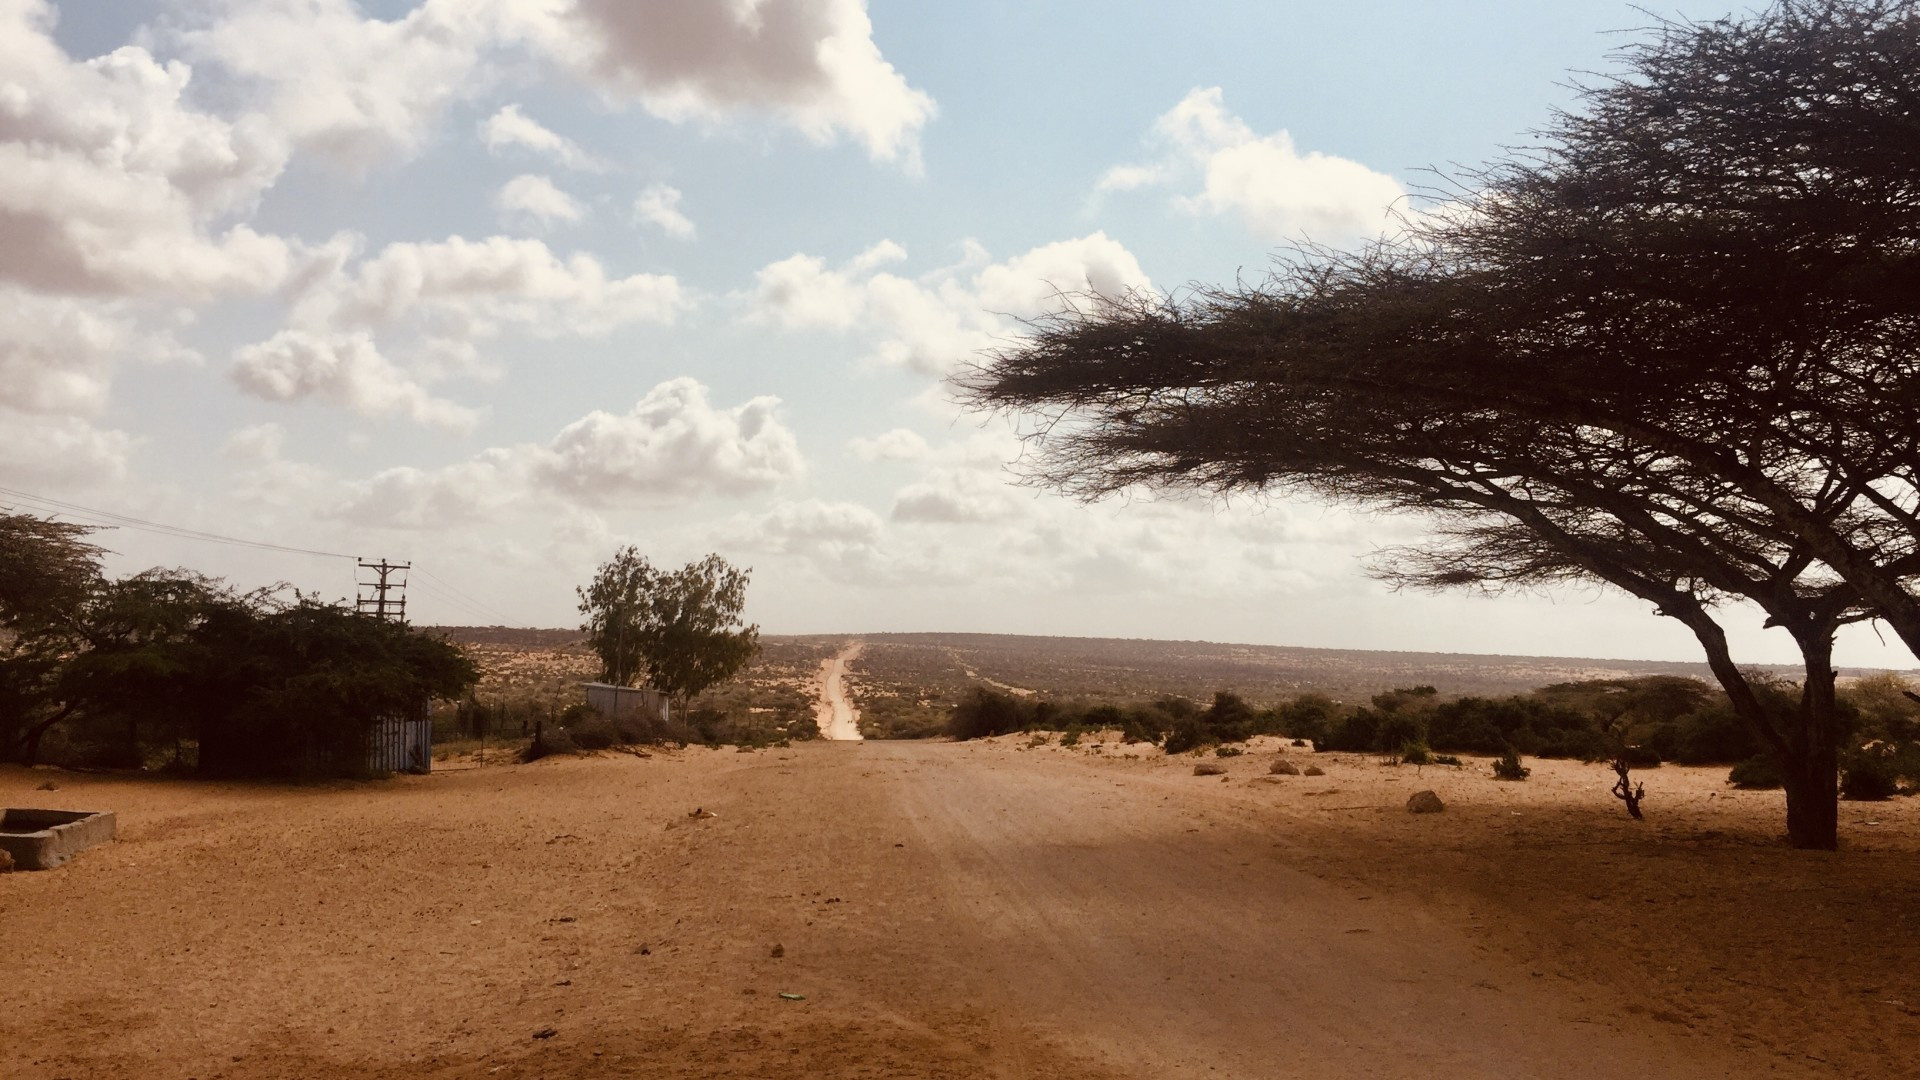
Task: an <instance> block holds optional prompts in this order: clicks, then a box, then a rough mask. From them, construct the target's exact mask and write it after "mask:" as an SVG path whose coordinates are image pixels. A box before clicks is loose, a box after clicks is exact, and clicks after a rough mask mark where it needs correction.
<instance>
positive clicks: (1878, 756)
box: [1840, 745, 1900, 802]
mask: <svg viewBox="0 0 1920 1080" xmlns="http://www.w3.org/2000/svg"><path fill="white" fill-rule="evenodd" d="M1899 790H1900V778H1899V776H1898V775H1897V773H1896V772H1895V767H1894V763H1893V758H1892V756H1891V755H1890V754H1887V753H1883V752H1881V747H1880V746H1879V745H1874V746H1868V747H1865V748H1862V749H1859V750H1855V751H1853V752H1851V753H1849V754H1847V755H1846V756H1845V758H1844V759H1843V760H1842V761H1841V763H1840V797H1841V798H1843V799H1852V800H1854V801H1856V802H1878V801H1880V800H1882V799H1888V798H1892V797H1893V796H1894V795H1896V794H1898V793H1899Z"/></svg>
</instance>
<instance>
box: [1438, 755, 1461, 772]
mask: <svg viewBox="0 0 1920 1080" xmlns="http://www.w3.org/2000/svg"><path fill="white" fill-rule="evenodd" d="M1433 764H1435V765H1451V766H1453V767H1454V768H1456V769H1457V768H1459V767H1460V766H1462V765H1465V764H1466V762H1464V761H1461V760H1460V759H1459V758H1457V757H1454V756H1453V755H1452V754H1435V755H1433Z"/></svg>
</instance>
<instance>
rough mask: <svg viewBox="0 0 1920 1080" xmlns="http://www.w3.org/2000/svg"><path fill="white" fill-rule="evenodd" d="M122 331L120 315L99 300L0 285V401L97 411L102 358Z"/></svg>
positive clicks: (30, 408)
mask: <svg viewBox="0 0 1920 1080" xmlns="http://www.w3.org/2000/svg"><path fill="white" fill-rule="evenodd" d="M127 335H128V327H127V325H126V323H125V322H124V320H122V319H120V318H117V317H114V316H113V315H112V314H110V313H109V312H108V311H107V310H105V309H103V307H102V306H101V305H99V304H96V303H90V302H87V301H82V300H74V299H70V298H66V297H48V296H37V295H35V294H33V293H29V292H24V291H22V290H19V289H11V288H0V406H5V407H8V408H11V409H15V410H19V411H21V412H31V413H98V412H99V411H100V410H101V409H103V408H105V406H106V401H107V386H108V381H109V380H108V365H107V360H108V358H109V357H110V356H111V355H112V354H113V353H115V352H116V351H117V350H119V349H120V348H121V347H122V346H123V345H124V344H125V340H126V338H127Z"/></svg>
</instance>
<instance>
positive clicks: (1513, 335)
mask: <svg viewBox="0 0 1920 1080" xmlns="http://www.w3.org/2000/svg"><path fill="white" fill-rule="evenodd" d="M1620 59H1621V61H1622V68H1623V70H1622V72H1621V73H1620V74H1619V75H1617V76H1616V77H1613V78H1610V79H1606V80H1603V81H1600V82H1598V83H1597V84H1595V85H1591V86H1589V87H1586V88H1585V89H1584V90H1582V92H1581V94H1580V97H1579V101H1578V104H1577V105H1576V107H1575V109H1574V110H1573V111H1570V112H1567V113H1564V114H1561V115H1559V116H1557V117H1556V118H1555V119H1554V120H1553V122H1552V123H1551V124H1550V125H1549V127H1548V128H1547V129H1546V130H1544V131H1542V132H1540V133H1539V136H1540V138H1539V140H1538V141H1539V145H1538V146H1537V147H1535V148H1533V149H1531V150H1528V151H1525V152H1521V153H1517V154H1515V155H1513V156H1512V157H1510V158H1509V159H1508V160H1505V161H1503V162H1500V163H1497V164H1495V165H1493V166H1491V167H1488V168H1486V169H1483V170H1481V171H1478V172H1475V173H1472V174H1469V175H1468V176H1465V177H1463V178H1461V180H1460V182H1459V184H1458V190H1455V191H1451V192H1448V193H1446V194H1447V196H1448V197H1447V198H1446V199H1445V200H1444V201H1442V202H1440V203H1439V204H1438V205H1435V206H1432V207H1430V208H1428V209H1427V210H1426V211H1424V212H1419V213H1414V214H1410V215H1409V216H1408V218H1407V220H1406V221H1405V222H1404V228H1403V229H1402V230H1401V231H1400V232H1398V233H1396V234H1395V235H1392V236H1389V237H1386V238H1384V239H1382V240H1380V241H1378V242H1376V243H1373V244H1370V245H1368V246H1366V247H1364V248H1363V249H1361V250H1360V251H1358V252H1352V253H1342V252H1334V251H1327V250H1306V251H1302V252H1299V253H1296V254H1295V255H1294V256H1292V257H1290V258H1289V259H1287V260H1285V261H1283V262H1282V263H1281V264H1280V265H1279V266H1278V267H1277V269H1276V271H1275V273H1274V275H1273V276H1272V277H1271V279H1269V280H1267V281H1264V282H1261V283H1259V284H1255V285H1238V286H1235V287H1232V288H1225V289H1210V288H1202V289H1196V290H1193V291H1190V292H1188V293H1186V294H1184V295H1181V296H1175V297H1159V296H1151V295H1135V296H1131V297H1123V298H1118V299H1100V298H1094V299H1091V300H1089V301H1087V302H1086V303H1084V304H1082V305H1080V306H1077V307H1073V308H1070V309H1069V310H1067V311H1065V312H1063V313H1061V314H1059V315H1057V316H1056V317H1053V318H1051V319H1047V320H1042V321H1041V322H1039V323H1037V324H1035V325H1034V326H1033V327H1032V329H1031V333H1030V334H1029V336H1028V337H1026V338H1025V339H1024V340H1023V341H1021V342H1019V343H1017V344H1015V345H1014V346H1012V347H1009V348H1007V349H1004V350H1002V351H1000V352H999V353H997V354H996V355H994V356H992V357H991V358H989V359H988V361H987V362H985V363H984V364H983V365H981V366H980V368H978V369H977V370H976V371H974V372H973V373H971V374H970V375H967V376H964V377H963V379H962V388H963V392H964V393H966V394H967V395H968V396H969V397H970V398H971V399H972V400H973V401H974V402H975V403H977V404H978V405H981V406H983V407H987V408H994V409H1002V410H1009V411H1016V412H1021V413H1028V414H1035V415H1037V416H1039V417H1040V418H1041V422H1040V423H1039V424H1038V425H1037V426H1036V427H1035V428H1033V430H1032V441H1033V444H1034V448H1035V451H1036V453H1035V455H1034V457H1033V458H1032V459H1031V461H1030V465H1029V467H1030V476H1031V478H1032V479H1033V480H1034V481H1036V482H1038V483H1043V484H1048V485H1051V486H1055V487H1058V488H1061V489H1063V490H1066V491H1069V492H1071V493H1075V494H1078V495H1080V496H1083V497H1088V498H1095V497H1099V496H1102V495H1106V494H1109V493H1112V492H1116V491H1121V490H1125V489H1129V488H1134V487H1147V488H1153V489H1160V490H1171V491H1199V492H1207V493H1217V494H1224V493H1233V492H1258V493H1271V494H1286V493H1293V492H1303V493H1311V494H1314V495H1318V496H1323V497H1332V498H1336V499H1343V500H1349V501H1352V502H1355V503H1359V504H1362V505H1366V506H1370V507H1376V508H1381V509H1388V510H1403V511H1416V512H1420V513H1423V514H1426V515H1429V516H1430V517H1431V519H1432V520H1433V522H1434V526H1435V530H1434V537H1433V540H1432V542H1430V543H1427V544H1422V545H1419V546H1418V547H1415V548H1412V549H1404V550H1398V551H1394V552H1391V553H1389V555H1388V556H1387V557H1386V558H1384V559H1383V560H1381V561H1380V563H1379V564H1378V566H1377V569H1378V571H1379V572H1380V573H1381V574H1382V575H1383V576H1385V577H1387V578H1388V579H1390V580H1393V581H1396V582H1398V583H1401V584H1406V585H1411V586H1416V587H1432V588H1446V587H1456V586H1471V587H1480V588H1487V589H1506V588H1526V587H1535V586H1540V585H1545V584H1550V583H1554V582H1559V581H1567V580H1588V581H1597V582H1602V583H1605V584H1607V585H1611V586H1614V587H1616V588H1619V589H1621V590H1624V591H1626V592H1628V593H1630V594H1632V595H1634V596H1637V597H1640V598H1642V599H1644V600H1647V601H1649V602H1650V603H1652V604H1653V605H1654V606H1655V607H1656V609H1657V610H1658V611H1659V612H1660V613H1661V614H1663V615H1666V616H1669V617H1672V618H1675V619H1678V620H1680V621H1681V622H1683V623H1684V624H1685V625H1687V626H1688V628H1689V629H1690V630H1692V632H1693V633H1694V635H1695V637H1696V638H1697V639H1698V640H1699V641H1700V642H1701V644H1702V646H1703V648H1704V649H1705V651H1706V653H1707V656H1708V659H1709V662H1710V663H1711V665H1712V667H1713V670H1714V673H1715V675H1716V677H1717V678H1718V679H1719V681H1720V682H1721V684H1722V686H1723V687H1724V688H1725V689H1726V690H1727V692H1728V695H1729V697H1730V699H1731V700H1732V702H1733V706H1734V708H1735V710H1736V711H1737V712H1738V714H1739V715H1740V716H1741V718H1742V720H1743V721H1744V722H1746V723H1747V724H1748V726H1749V727H1750V729H1751V730H1752V731H1754V733H1755V734H1756V736H1757V737H1758V738H1759V739H1761V740H1762V742H1763V744H1764V745H1766V746H1768V747H1770V748H1771V749H1772V750H1773V752H1774V753H1775V754H1776V756H1777V757H1778V758H1779V759H1780V760H1781V762H1782V765H1783V769H1784V771H1785V772H1786V773H1787V774H1788V803H1789V812H1788V829H1789V833H1790V834H1791V835H1792V837H1793V839H1794V841H1795V842H1796V843H1798V844H1800V845H1802V846H1812V847H1831V846H1833V845H1834V843H1835V842H1836V820H1837V815H1836V807H1835V798H1836V792H1837V788H1836V782H1835V772H1836V767H1837V762H1838V757H1839V755H1840V752H1841V748H1840V746H1839V742H1838V740H1839V721H1838V716H1837V713H1836V708H1835V702H1834V698H1833V674H1834V673H1833V669H1832V645H1833V636H1834V633H1835V631H1836V629H1837V628H1838V627H1839V626H1841V625H1843V624H1845V623H1847V622H1850V621H1855V620H1860V619H1866V618H1877V619H1883V620H1885V621H1886V622H1887V624H1888V625H1889V626H1892V627H1893V628H1894V629H1895V631H1896V632H1897V633H1899V634H1900V635H1901V637H1902V638H1903V640H1904V641H1905V642H1906V643H1907V644H1908V645H1909V646H1910V647H1914V648H1915V649H1916V651H1920V598H1916V594H1915V589H1914V586H1915V583H1916V581H1920V516H1916V515H1920V505H1916V492H1920V453H1917V452H1916V442H1915V440H1916V439H1917V438H1920V425H1917V424H1916V423H1915V421H1916V419H1920V416H1916V412H1920V392H1917V391H1920V385H1916V379H1920V375H1917V374H1916V372H1917V371H1920V369H1917V368H1916V364H1915V361H1916V359H1920V109H1917V108H1916V107H1915V106H1916V104H1920V6H1917V5H1916V3H1915V2H1914V0H1899V2H1895V0H1778V2H1776V3H1774V4H1773V5H1772V6H1771V7H1769V8H1767V9H1766V10H1765V11H1763V12H1760V13H1758V14H1755V15H1752V16H1749V17H1745V18H1740V19H1728V20H1721V21H1717V22H1711V23H1700V24H1692V23H1663V24H1661V25H1660V26H1659V27H1658V28H1656V30H1655V31H1654V32H1653V33H1652V34H1651V35H1650V36H1649V37H1647V38H1646V39H1645V40H1643V41H1641V42H1639V43H1637V44H1635V45H1633V46H1631V47H1629V48H1628V49H1627V50H1625V51H1624V52H1623V53H1622V55H1621V57H1620ZM1728 599H1738V600H1742V601H1746V602H1750V603H1752V604H1754V605H1756V606H1758V607H1759V608H1760V609H1761V610H1762V611H1764V612H1765V614H1766V617H1767V618H1768V620H1769V622H1770V623H1771V624H1773V625H1778V626H1782V627H1784V628H1786V629H1787V630H1788V632H1789V633H1791V634H1792V636H1793V638H1794V640H1795V642H1796V644H1797V645H1798V647H1799V649H1800V651H1801V654H1802V656H1803V658H1804V659H1805V663H1806V669H1807V676H1806V679H1805V680H1804V682H1803V684H1802V692H1801V699H1800V701H1799V703H1798V704H1797V706H1795V707H1794V708H1792V709H1791V710H1785V711H1783V710H1782V709H1780V708H1779V707H1778V706H1777V705H1775V704H1773V703H1772V699H1771V697H1770V696H1769V695H1764V694H1762V693H1760V692H1759V691H1758V690H1757V689H1756V688H1755V686H1754V685H1753V684H1752V682H1751V680H1749V679H1748V677H1747V676H1746V675H1745V674H1743V673H1742V672H1741V670H1740V669H1739V667H1738V665H1737V664H1736V663H1735V662H1734V659H1733V657H1732V656H1731V654H1730V651H1729V649H1728V646H1727V641H1726V636H1725V633H1724V630H1723V628H1722V626H1721V624H1720V621H1719V619H1720V618H1721V617H1722V616H1720V615H1719V613H1718V611H1717V607H1718V605H1720V604H1721V603H1722V602H1724V601H1726V600H1728Z"/></svg>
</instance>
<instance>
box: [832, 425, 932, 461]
mask: <svg viewBox="0 0 1920 1080" xmlns="http://www.w3.org/2000/svg"><path fill="white" fill-rule="evenodd" d="M847 449H849V450H851V451H853V456H854V457H857V458H859V459H860V460H861V461H925V460H926V459H927V458H928V457H929V456H931V455H932V453H933V449H932V447H929V446H928V445H927V440H926V439H924V438H922V437H921V436H920V434H919V432H916V431H909V430H908V429H906V428H894V429H893V430H892V431H886V432H882V433H880V434H879V435H876V436H874V437H873V438H871V439H868V438H855V439H850V440H848V442H847Z"/></svg>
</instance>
